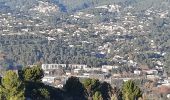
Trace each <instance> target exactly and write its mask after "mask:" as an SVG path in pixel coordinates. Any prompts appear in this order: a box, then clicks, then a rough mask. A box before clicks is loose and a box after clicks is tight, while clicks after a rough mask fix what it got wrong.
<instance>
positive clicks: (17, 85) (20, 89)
mask: <svg viewBox="0 0 170 100" xmlns="http://www.w3.org/2000/svg"><path fill="white" fill-rule="evenodd" d="M0 90H1V91H0V92H1V93H2V95H1V96H2V97H3V98H4V99H5V100H24V99H25V97H24V85H23V83H22V81H21V80H20V79H19V77H18V76H17V74H16V73H15V72H13V71H7V72H6V73H5V75H4V77H3V78H2V85H1V88H0Z"/></svg>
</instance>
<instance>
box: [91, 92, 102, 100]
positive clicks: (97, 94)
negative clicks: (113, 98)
mask: <svg viewBox="0 0 170 100" xmlns="http://www.w3.org/2000/svg"><path fill="white" fill-rule="evenodd" d="M93 100H103V98H102V94H101V92H100V91H96V92H95V93H94V95H93Z"/></svg>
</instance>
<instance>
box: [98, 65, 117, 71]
mask: <svg viewBox="0 0 170 100" xmlns="http://www.w3.org/2000/svg"><path fill="white" fill-rule="evenodd" d="M117 68H119V66H111V65H102V69H101V70H102V72H109V71H110V70H112V69H117Z"/></svg>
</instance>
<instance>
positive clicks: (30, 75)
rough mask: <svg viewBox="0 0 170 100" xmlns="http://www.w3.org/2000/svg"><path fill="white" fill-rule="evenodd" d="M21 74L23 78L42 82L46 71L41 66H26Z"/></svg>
mask: <svg viewBox="0 0 170 100" xmlns="http://www.w3.org/2000/svg"><path fill="white" fill-rule="evenodd" d="M19 74H20V77H21V79H22V80H24V81H32V82H41V79H42V78H43V76H44V72H43V70H42V69H41V67H39V66H34V67H32V68H30V67H26V68H24V69H23V70H22V71H20V73H19Z"/></svg>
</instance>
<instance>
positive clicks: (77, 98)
mask: <svg viewBox="0 0 170 100" xmlns="http://www.w3.org/2000/svg"><path fill="white" fill-rule="evenodd" d="M41 71H42V70H41V68H40V67H38V66H35V67H32V68H25V69H23V70H21V71H19V73H18V75H17V73H15V72H13V71H7V72H6V73H5V75H4V77H3V78H2V79H1V84H0V98H1V99H2V100H11V99H12V100H25V99H28V98H29V99H31V100H132V98H136V99H138V98H139V97H142V92H141V90H140V88H139V87H138V86H136V85H135V83H134V82H133V81H131V80H129V81H127V82H125V83H123V86H122V89H118V88H116V87H114V88H113V87H111V85H110V84H108V83H106V82H100V81H99V80H97V79H84V80H83V82H80V80H79V79H78V78H76V77H70V78H69V79H68V80H67V81H66V83H65V85H64V87H63V88H62V89H57V88H54V87H51V86H47V85H45V84H43V83H42V82H41V79H42V76H43V73H41ZM28 79H29V80H28Z"/></svg>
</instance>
